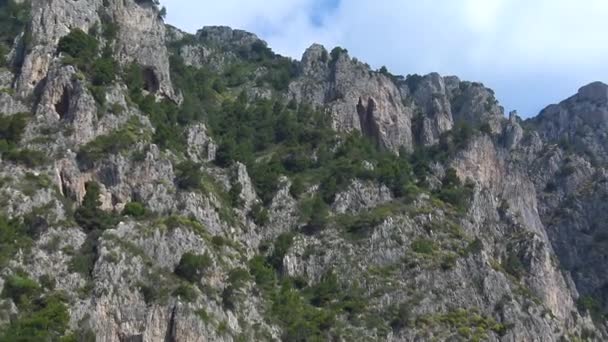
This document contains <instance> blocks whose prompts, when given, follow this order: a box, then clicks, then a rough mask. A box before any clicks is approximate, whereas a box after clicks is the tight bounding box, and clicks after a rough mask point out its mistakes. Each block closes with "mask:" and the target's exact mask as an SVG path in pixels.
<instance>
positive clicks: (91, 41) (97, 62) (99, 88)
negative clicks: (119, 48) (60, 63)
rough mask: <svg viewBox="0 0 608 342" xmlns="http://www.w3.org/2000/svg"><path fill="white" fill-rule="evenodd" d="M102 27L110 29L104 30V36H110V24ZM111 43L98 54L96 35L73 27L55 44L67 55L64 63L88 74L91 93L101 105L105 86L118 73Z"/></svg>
mask: <svg viewBox="0 0 608 342" xmlns="http://www.w3.org/2000/svg"><path fill="white" fill-rule="evenodd" d="M110 22H111V21H110ZM104 29H107V30H110V31H109V32H104V35H105V36H106V38H108V37H111V35H112V34H113V33H112V32H111V30H112V27H111V25H105V26H104ZM93 31H94V30H93ZM111 43H112V42H111V41H109V42H108V45H107V46H106V48H104V49H103V52H102V53H101V55H100V53H99V50H100V46H99V41H98V39H97V37H95V36H93V35H90V34H87V33H85V32H84V31H82V30H80V29H73V30H72V31H71V32H70V33H69V34H68V35H66V36H64V37H62V38H61V39H60V40H59V44H58V46H57V51H58V52H63V53H65V54H67V55H68V56H67V57H65V59H64V63H66V64H73V65H75V66H77V67H78V68H79V69H80V70H81V71H82V72H84V73H85V74H86V75H88V76H89V78H90V80H91V84H92V85H91V88H90V90H91V93H92V94H93V97H94V98H95V100H96V101H97V102H98V103H99V104H101V105H103V104H105V94H104V93H105V86H107V85H109V84H111V83H112V82H113V81H114V79H115V78H116V75H117V74H118V64H117V63H116V61H115V60H114V58H113V57H112V50H111V49H110V45H111Z"/></svg>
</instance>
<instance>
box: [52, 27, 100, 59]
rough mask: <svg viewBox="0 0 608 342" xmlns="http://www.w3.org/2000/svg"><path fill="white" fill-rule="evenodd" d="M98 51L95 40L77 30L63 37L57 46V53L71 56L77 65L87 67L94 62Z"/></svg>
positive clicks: (97, 43) (97, 44)
mask: <svg viewBox="0 0 608 342" xmlns="http://www.w3.org/2000/svg"><path fill="white" fill-rule="evenodd" d="M98 49H99V42H97V39H95V37H92V36H90V35H88V34H87V33H85V32H84V31H82V30H81V29H78V28H76V29H73V30H72V31H71V32H70V33H69V34H68V35H66V36H63V37H62V38H61V39H60V40H59V44H58V45H57V51H59V52H64V53H66V54H68V55H70V56H72V57H73V58H74V59H75V60H76V62H77V64H79V65H87V64H88V63H90V62H91V61H93V60H95V57H97V52H98Z"/></svg>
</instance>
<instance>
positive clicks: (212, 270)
mask: <svg viewBox="0 0 608 342" xmlns="http://www.w3.org/2000/svg"><path fill="white" fill-rule="evenodd" d="M0 18H10V20H5V21H2V22H3V23H4V24H2V25H0V38H1V41H0V47H2V49H0V52H2V55H3V56H4V55H5V56H4V58H2V59H0V62H2V69H0V87H2V88H1V89H0V111H1V114H2V115H1V116H0V139H1V140H0V153H1V158H2V161H1V163H0V191H2V206H1V213H0V267H1V269H0V294H1V295H0V340H7V341H10V340H15V339H17V337H19V338H21V339H25V340H27V339H28V338H29V339H34V338H35V337H36V338H38V339H43V340H51V341H55V340H62V341H64V340H68V341H71V340H75V341H121V342H122V341H249V340H284V341H308V340H344V341H351V340H390V341H415V340H433V339H434V340H489V341H530V340H542V341H561V340H581V339H582V340H603V339H605V337H606V336H607V335H606V331H605V321H604V317H603V312H604V307H605V300H606V299H605V296H606V294H605V285H604V283H605V280H604V278H605V272H603V271H604V268H605V265H606V264H605V262H604V257H603V255H604V254H603V252H602V251H603V249H602V245H601V244H602V243H603V241H604V240H605V239H602V235H603V233H602V232H603V228H602V225H601V222H602V221H601V220H602V219H603V215H604V214H603V212H604V210H602V209H603V203H604V202H605V201H603V199H604V198H605V195H604V194H605V193H606V189H605V186H604V185H605V183H606V182H605V181H603V180H604V179H605V178H606V176H605V175H606V171H605V164H604V162H603V161H604V160H605V151H606V148H607V147H606V146H607V145H606V142H605V140H604V138H605V137H604V134H605V129H604V125H605V124H606V120H605V119H606V118H605V115H604V114H605V113H606V112H607V111H608V96H607V95H606V94H608V91H607V89H608V87H607V86H605V85H603V84H599V83H598V84H591V85H589V86H586V87H584V88H582V89H581V91H580V92H579V94H578V95H576V96H574V97H573V98H571V99H568V100H566V101H565V102H563V103H562V104H560V105H555V106H550V107H548V108H547V109H546V110H545V111H543V112H542V113H541V114H540V115H539V117H538V118H535V119H533V120H530V121H527V122H522V121H521V119H519V118H518V117H517V116H516V114H515V113H512V114H511V115H510V117H509V118H508V119H507V118H505V117H504V113H503V109H502V108H501V107H500V106H499V104H498V103H497V101H496V100H495V98H494V94H493V92H492V91H491V90H490V89H487V88H485V87H484V86H483V85H482V84H480V83H472V82H466V81H461V80H459V79H458V78H456V77H442V76H440V75H438V74H430V75H426V76H417V75H410V76H408V77H401V76H395V75H392V74H390V73H389V72H388V71H387V70H386V69H384V68H383V69H381V70H379V71H374V70H371V69H370V68H369V66H367V65H366V64H364V63H361V62H359V61H357V60H356V59H354V58H351V57H350V56H348V53H347V52H346V51H345V50H343V49H341V48H336V49H334V50H333V51H331V52H328V51H327V50H326V49H325V48H324V47H322V46H319V45H313V46H312V47H310V48H309V49H308V50H307V51H306V52H305V53H304V55H303V58H302V61H294V60H291V59H288V58H285V57H282V56H279V55H276V54H274V53H273V52H272V50H270V49H269V48H268V47H267V44H266V43H265V42H263V41H261V40H260V39H259V38H257V37H256V36H255V35H253V34H251V33H248V32H244V31H239V30H232V29H230V28H227V27H208V28H204V29H202V30H200V31H199V32H197V33H196V34H194V35H191V34H187V33H184V32H181V31H179V30H177V29H175V28H172V27H165V26H164V24H163V22H162V16H161V12H160V10H159V9H158V7H157V5H156V4H155V2H154V1H147V0H146V1H144V0H138V1H134V0H121V1H113V0H108V1H99V2H96V1H86V2H85V1H52V2H48V1H37V0H34V1H31V2H27V1H25V2H24V1H5V2H0ZM5 52H6V53H5ZM580 152H585V153H584V154H582V153H580ZM579 293H580V294H579ZM40 327H44V329H42V328H40Z"/></svg>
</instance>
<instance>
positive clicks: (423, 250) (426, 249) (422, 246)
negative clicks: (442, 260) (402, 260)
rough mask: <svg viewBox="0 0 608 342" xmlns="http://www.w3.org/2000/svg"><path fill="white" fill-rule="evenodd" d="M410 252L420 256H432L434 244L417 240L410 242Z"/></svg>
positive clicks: (431, 241)
mask: <svg viewBox="0 0 608 342" xmlns="http://www.w3.org/2000/svg"><path fill="white" fill-rule="evenodd" d="M411 247H412V250H413V251H414V252H416V253H420V254H433V253H435V249H436V246H435V242H434V241H433V240H429V239H417V240H414V241H413V242H412V245H411Z"/></svg>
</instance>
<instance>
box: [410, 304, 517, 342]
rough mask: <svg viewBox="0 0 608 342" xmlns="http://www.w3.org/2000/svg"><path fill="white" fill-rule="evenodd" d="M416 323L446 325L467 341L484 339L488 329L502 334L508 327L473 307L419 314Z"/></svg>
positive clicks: (425, 327) (427, 326) (430, 325)
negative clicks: (440, 312)
mask: <svg viewBox="0 0 608 342" xmlns="http://www.w3.org/2000/svg"><path fill="white" fill-rule="evenodd" d="M416 325H417V326H419V327H421V328H424V329H428V328H429V327H430V328H433V327H438V326H439V327H440V326H447V327H449V328H450V329H451V332H452V334H455V335H460V337H461V338H464V339H467V340H469V341H483V340H486V339H487V338H488V335H487V334H488V332H490V331H491V332H494V333H496V334H498V335H499V336H503V335H504V334H505V333H506V332H507V329H508V328H507V326H505V325H504V324H501V323H498V322H496V320H495V319H494V318H492V317H486V316H482V315H481V314H479V313H478V311H477V310H475V309H469V310H466V309H458V310H454V311H450V312H447V313H444V314H436V315H426V316H421V317H418V318H417V319H416Z"/></svg>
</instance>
